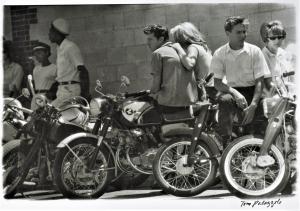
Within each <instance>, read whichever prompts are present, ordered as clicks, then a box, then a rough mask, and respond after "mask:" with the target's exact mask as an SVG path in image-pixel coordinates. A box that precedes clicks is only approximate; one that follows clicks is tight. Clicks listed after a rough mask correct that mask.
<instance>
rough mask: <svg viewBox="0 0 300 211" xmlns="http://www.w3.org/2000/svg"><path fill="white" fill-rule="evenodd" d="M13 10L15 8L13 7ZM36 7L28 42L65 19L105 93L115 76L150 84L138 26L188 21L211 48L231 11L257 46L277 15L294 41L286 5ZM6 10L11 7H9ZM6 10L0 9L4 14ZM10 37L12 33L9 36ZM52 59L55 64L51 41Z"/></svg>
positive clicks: (43, 37)
mask: <svg viewBox="0 0 300 211" xmlns="http://www.w3.org/2000/svg"><path fill="white" fill-rule="evenodd" d="M14 8H15V7H14ZM30 8H31V9H33V8H35V9H36V10H37V14H36V15H37V22H36V23H32V24H30V34H29V38H30V40H39V41H42V42H46V43H48V44H50V42H49V40H48V31H49V26H50V23H51V21H52V20H53V19H55V18H57V17H62V18H65V19H67V20H68V21H69V22H70V25H71V30H72V32H71V35H70V36H69V39H71V40H73V41H74V42H76V43H77V44H78V46H79V47H80V49H81V51H82V54H83V57H84V60H85V64H86V66H87V68H88V69H89V71H90V79H91V92H92V94H93V95H94V96H95V92H93V87H94V85H95V80H96V79H100V80H101V81H103V85H104V91H105V92H111V93H113V92H116V91H117V90H118V86H119V84H120V82H119V80H120V76H121V75H127V76H128V77H129V78H130V79H131V82H132V83H131V86H130V87H129V88H128V91H137V90H141V89H148V88H150V86H151V76H150V71H151V70H150V68H151V67H150V60H151V52H150V50H149V49H148V48H147V45H146V38H145V36H144V34H143V31H142V29H143V27H144V26H146V25H148V24H154V23H156V24H161V25H166V26H168V27H169V28H171V27H173V26H175V25H176V24H178V23H180V22H185V21H190V22H192V23H194V24H195V25H196V26H197V27H198V28H199V29H200V31H201V32H202V33H203V34H204V35H205V37H206V40H207V43H208V45H209V47H210V48H211V50H212V51H213V52H214V51H215V50H216V49H217V48H218V47H219V46H221V45H223V44H225V43H226V42H227V38H226V35H225V32H224V27H223V25H224V21H225V19H226V18H227V17H229V16H232V15H241V16H245V17H247V18H248V19H249V21H250V28H249V33H248V38H247V41H248V42H250V43H253V44H256V45H258V46H259V47H262V46H263V43H262V41H261V39H260V35H259V28H260V25H261V24H262V22H264V21H270V20H274V19H278V20H280V21H282V22H283V24H284V25H285V26H286V29H287V32H288V35H287V39H286V44H287V43H290V42H295V41H296V28H295V27H296V9H295V6H294V5H289V4H268V3H254V4H224V3H222V4H173V5H167V4H152V5H146V4H144V5H70V6H31V7H30ZM10 11H11V12H12V9H11V8H10ZM6 14H7V12H6V13H5V15H6ZM4 20H5V24H4V25H5V26H6V27H5V29H6V31H5V35H6V34H7V35H9V34H12V33H11V31H10V29H9V27H8V26H9V25H10V24H11V25H12V27H14V23H13V22H11V23H10V22H9V21H10V19H9V18H5V19H4ZM14 39H15V38H14V37H13V40H14ZM51 47H52V56H51V60H52V62H55V57H56V51H55V45H53V44H51Z"/></svg>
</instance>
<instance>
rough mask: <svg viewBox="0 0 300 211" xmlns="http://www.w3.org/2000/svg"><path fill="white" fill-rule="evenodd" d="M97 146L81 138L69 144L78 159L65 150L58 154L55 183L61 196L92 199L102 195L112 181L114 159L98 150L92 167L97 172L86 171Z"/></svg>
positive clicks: (95, 143) (55, 165)
mask: <svg viewBox="0 0 300 211" xmlns="http://www.w3.org/2000/svg"><path fill="white" fill-rule="evenodd" d="M96 145H97V142H96V141H95V140H93V139H89V138H81V139H77V140H75V141H74V142H72V143H71V144H69V147H70V148H71V149H72V151H73V152H75V153H76V156H77V157H76V156H75V155H74V154H73V153H72V152H71V151H70V150H69V149H68V148H67V147H64V148H62V149H60V150H59V151H58V153H57V155H56V158H55V163H54V179H55V182H56V185H57V187H58V189H59V190H60V191H61V193H62V194H63V195H64V196H66V197H68V198H82V199H93V198H99V197H100V196H102V195H103V194H104V193H105V190H106V188H107V186H108V184H109V183H110V181H111V179H112V178H113V172H114V169H113V168H114V164H113V158H112V156H111V155H110V153H109V152H108V150H107V149H106V148H105V147H104V146H101V148H100V151H99V153H98V155H97V161H96V163H95V166H96V168H95V169H93V170H92V171H88V170H87V169H86V165H87V162H88V161H89V158H90V157H91V155H92V153H93V150H94V149H95V147H96ZM78 158H80V160H79V159H78ZM99 169H102V170H99ZM103 169H104V170H103Z"/></svg>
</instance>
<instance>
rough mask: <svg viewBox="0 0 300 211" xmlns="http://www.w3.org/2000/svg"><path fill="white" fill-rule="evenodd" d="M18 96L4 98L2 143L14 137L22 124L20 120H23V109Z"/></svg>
mask: <svg viewBox="0 0 300 211" xmlns="http://www.w3.org/2000/svg"><path fill="white" fill-rule="evenodd" d="M21 96H22V95H21ZM21 96H20V97H21ZM18 98H19V97H17V98H4V108H3V113H2V124H3V131H4V133H3V136H2V145H3V144H6V143H7V142H8V141H10V140H12V139H14V137H15V136H16V134H17V132H18V129H20V128H21V127H22V125H23V124H22V121H24V120H25V117H24V111H22V110H21V109H22V108H23V107H22V104H21V103H20V101H19V100H18ZM19 120H20V121H19Z"/></svg>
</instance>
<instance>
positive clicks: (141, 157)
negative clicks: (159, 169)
mask: <svg viewBox="0 0 300 211" xmlns="http://www.w3.org/2000/svg"><path fill="white" fill-rule="evenodd" d="M121 81H122V84H121V87H125V86H128V85H129V79H128V78H127V77H124V76H123V77H122V79H121ZM101 87H102V85H101V83H100V82H99V81H97V86H96V88H95V90H96V91H97V92H98V93H99V94H100V97H99V98H95V99H93V100H92V101H91V103H90V106H91V114H92V115H94V116H97V121H96V123H95V127H94V128H93V132H92V133H78V134H73V135H71V136H70V137H67V138H66V139H65V140H63V141H62V142H61V143H60V144H59V145H58V148H59V149H60V150H59V152H58V153H57V156H56V160H55V180H56V183H57V186H58V188H59V189H60V191H61V192H62V193H63V194H64V195H65V196H66V197H69V198H98V197H100V196H101V195H102V194H104V193H105V189H106V187H107V185H108V184H110V183H111V182H112V181H113V180H114V179H116V178H118V175H120V174H122V173H123V174H130V173H133V174H137V175H139V174H140V175H143V174H144V175H150V174H152V162H153V159H154V157H155V154H156V152H157V149H158V147H159V146H160V145H161V144H162V143H163V142H166V141H168V137H171V136H175V135H179V134H185V133H187V132H189V128H188V126H187V125H188V124H190V122H192V121H193V120H194V116H193V113H191V112H194V113H195V112H197V111H198V108H199V106H195V107H194V110H193V111H192V110H190V109H189V108H187V109H185V110H184V109H183V110H180V111H177V112H176V113H169V114H166V113H162V112H161V111H160V110H159V109H158V107H157V105H156V104H155V103H154V102H153V99H152V98H151V97H149V91H142V92H137V93H131V94H122V93H117V94H116V95H111V94H103V93H102V92H101ZM120 90H121V89H120ZM195 110H196V111H195Z"/></svg>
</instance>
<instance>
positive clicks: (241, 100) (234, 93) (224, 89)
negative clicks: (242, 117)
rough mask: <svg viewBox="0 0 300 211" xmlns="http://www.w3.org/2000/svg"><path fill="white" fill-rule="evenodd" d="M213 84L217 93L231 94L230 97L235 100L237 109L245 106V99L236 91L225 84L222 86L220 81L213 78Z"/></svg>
mask: <svg viewBox="0 0 300 211" xmlns="http://www.w3.org/2000/svg"><path fill="white" fill-rule="evenodd" d="M214 83H215V88H216V89H217V90H218V91H220V92H224V93H229V94H231V95H232V97H233V98H234V99H235V101H236V103H237V105H238V107H240V108H242V109H243V108H245V107H246V106H247V101H246V98H245V97H244V96H243V95H242V94H241V93H240V92H239V91H237V90H236V89H234V88H232V87H230V86H228V85H227V84H224V83H223V82H222V79H219V78H215V79H214Z"/></svg>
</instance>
